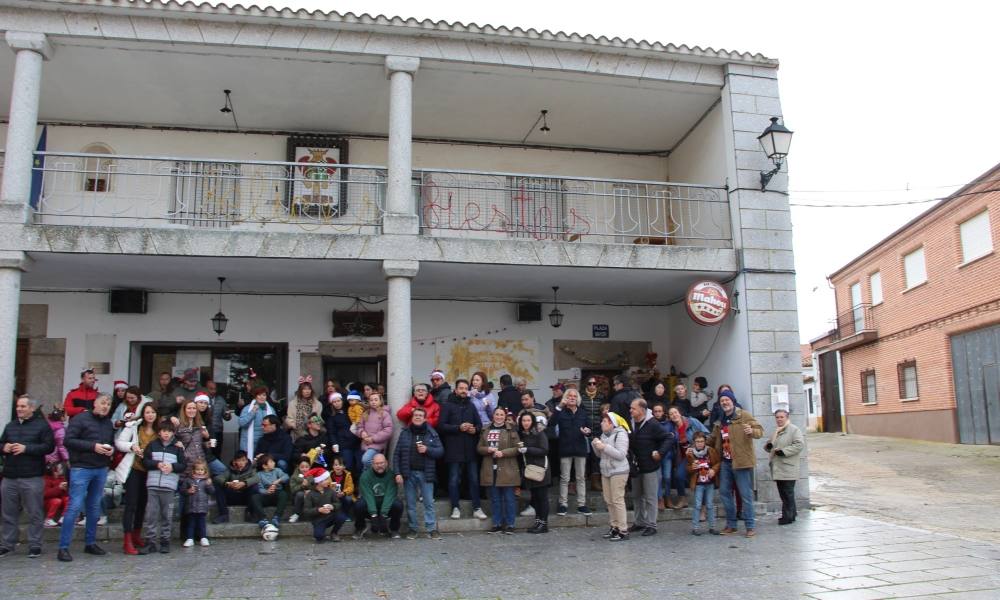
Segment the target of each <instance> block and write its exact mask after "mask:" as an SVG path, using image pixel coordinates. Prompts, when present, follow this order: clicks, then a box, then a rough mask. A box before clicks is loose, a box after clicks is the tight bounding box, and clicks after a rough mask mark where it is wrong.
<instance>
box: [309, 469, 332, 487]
mask: <svg viewBox="0 0 1000 600" xmlns="http://www.w3.org/2000/svg"><path fill="white" fill-rule="evenodd" d="M306 477H309V478H311V479H312V480H313V483H314V484H316V483H322V482H323V481H326V480H327V479H329V478H330V472H329V471H327V470H326V469H324V468H322V467H316V468H313V469H309V470H308V471H306Z"/></svg>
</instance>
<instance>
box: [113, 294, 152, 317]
mask: <svg viewBox="0 0 1000 600" xmlns="http://www.w3.org/2000/svg"><path fill="white" fill-rule="evenodd" d="M146 298H147V294H146V291H145V290H111V291H110V292H109V293H108V312H110V313H138V314H146Z"/></svg>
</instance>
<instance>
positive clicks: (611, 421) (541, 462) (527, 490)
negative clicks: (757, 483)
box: [0, 370, 804, 561]
mask: <svg viewBox="0 0 1000 600" xmlns="http://www.w3.org/2000/svg"><path fill="white" fill-rule="evenodd" d="M165 375H167V377H169V374H165ZM94 381H95V380H94V375H93V372H92V371H89V370H85V371H83V372H82V373H81V384H80V386H79V387H78V388H75V389H74V390H71V392H70V393H69V394H68V395H67V398H66V400H65V403H64V409H65V412H66V414H67V415H69V416H70V417H71V418H70V420H69V425H68V426H67V427H66V428H65V431H64V432H63V431H58V428H56V427H54V426H53V427H50V425H49V423H47V422H46V420H45V419H44V417H42V416H40V415H39V414H38V411H37V408H38V407H37V405H36V403H35V402H34V400H32V399H31V398H29V397H27V396H23V397H21V398H19V399H18V400H17V404H16V410H17V419H15V420H14V421H12V422H11V423H10V424H8V426H7V428H6V429H5V430H4V432H3V437H2V438H0V445H2V452H3V455H4V457H5V467H4V479H3V484H2V486H3V487H2V496H3V498H2V504H3V506H2V514H3V531H2V536H0V556H2V555H3V554H7V553H9V552H11V551H12V550H13V548H14V544H15V543H16V539H17V535H18V530H17V519H18V518H19V516H20V512H21V511H22V510H23V511H24V512H27V513H28V514H29V516H30V526H29V530H28V539H29V544H28V546H29V556H38V555H39V554H40V553H41V531H42V526H43V524H42V523H43V521H42V518H41V515H42V514H44V513H43V508H45V505H46V504H47V502H46V501H45V500H44V494H43V492H44V490H47V489H48V487H50V486H49V482H48V481H45V480H43V475H44V474H45V472H46V468H47V467H46V464H47V458H46V457H47V456H48V457H50V458H51V457H52V456H53V455H55V456H56V461H55V462H59V460H58V458H59V448H60V447H63V448H64V450H63V451H64V452H65V453H66V454H68V459H69V464H70V466H71V468H70V469H69V472H68V481H66V482H63V484H62V485H57V487H61V488H62V491H63V492H64V493H65V494H66V495H68V501H65V502H64V503H63V506H64V510H63V514H62V520H61V528H62V529H61V531H60V541H59V552H58V558H59V560H64V561H69V560H72V556H71V555H70V553H69V544H70V541H71V539H72V534H73V528H74V527H75V525H76V524H77V517H78V515H79V513H80V512H81V511H85V513H86V529H85V534H84V537H85V539H84V542H85V545H84V552H85V553H89V554H96V555H102V554H105V553H106V552H105V551H104V550H103V549H101V548H100V547H99V546H98V545H97V543H96V533H97V531H96V529H97V523H98V518H99V514H100V502H101V498H102V496H103V490H104V485H105V478H106V477H108V473H109V470H111V472H113V474H114V475H113V476H114V477H116V478H117V479H118V481H119V482H121V483H122V484H123V486H124V502H123V504H124V508H123V511H122V526H123V530H124V532H125V535H124V540H123V552H125V553H126V554H149V553H152V552H161V553H165V552H169V551H170V525H171V520H172V517H173V514H174V507H175V504H179V505H180V509H179V512H180V514H181V520H182V523H181V531H182V538H184V539H185V541H184V546H186V547H189V546H193V545H195V544H196V543H198V544H200V545H201V546H208V545H210V542H209V539H208V532H207V523H206V519H207V514H208V512H209V507H210V504H211V503H212V501H213V500H214V503H215V505H216V507H217V516H216V518H215V520H214V521H213V522H215V523H222V522H226V521H228V520H229V507H230V506H233V505H243V506H245V507H246V514H245V518H246V519H247V520H250V521H256V522H257V523H258V525H260V526H261V528H262V530H265V529H267V528H274V529H277V528H279V527H280V525H281V523H282V520H283V518H284V512H285V510H286V507H287V506H288V504H291V505H292V514H291V516H290V517H289V518H288V521H291V522H295V521H297V520H299V519H303V520H308V521H310V522H311V523H312V525H313V534H314V537H315V538H316V540H317V541H318V542H322V541H326V540H334V541H337V540H339V539H340V538H339V530H340V528H341V526H342V525H343V524H344V523H345V522H346V521H348V520H353V521H354V523H355V527H356V533H355V535H356V536H357V537H364V536H366V535H369V534H371V533H372V532H380V533H383V534H385V535H387V536H389V537H401V535H403V532H401V517H402V513H403V511H404V510H405V511H406V512H407V521H408V524H409V531H407V532H406V533H405V535H406V536H407V537H411V538H412V537H416V536H417V535H418V528H419V524H420V523H422V524H423V528H424V532H423V534H424V535H426V536H428V537H431V538H436V537H438V536H439V533H438V527H437V516H436V514H435V509H434V497H435V491H436V489H437V484H438V483H439V478H438V473H439V472H440V470H441V469H444V470H445V471H446V472H447V475H446V478H444V479H443V481H440V483H441V484H442V488H444V489H446V490H447V496H448V499H449V502H450V506H451V513H450V517H451V518H453V519H459V518H461V517H462V509H461V497H462V491H463V487H466V486H467V487H466V489H467V497H468V499H469V500H470V504H471V509H472V510H471V514H472V516H473V517H475V518H478V519H487V518H488V517H487V515H486V513H485V512H484V511H483V509H482V504H481V499H480V498H481V496H480V490H481V489H483V490H484V491H485V492H486V495H487V497H488V498H489V502H490V505H491V517H490V518H492V528H491V529H490V530H489V532H490V533H493V534H512V533H514V525H515V517H516V516H517V515H518V512H517V500H516V494H515V490H518V489H519V490H520V493H521V495H522V496H524V495H530V502H529V506H528V508H526V509H525V510H524V511H522V512H521V513H520V514H522V515H533V516H534V517H535V522H534V524H533V525H532V526H531V527H530V528H529V529H528V530H527V531H528V533H533V534H542V533H546V532H548V522H549V511H550V500H549V488H550V487H551V486H553V484H554V482H555V481H558V492H557V493H558V499H557V501H556V507H557V508H556V510H557V513H558V514H567V512H568V504H569V496H570V492H571V491H572V487H573V485H574V484H575V496H576V502H577V507H576V509H577V512H578V513H580V514H585V515H589V514H591V509H590V508H589V507H588V506H587V479H588V477H587V475H588V474H589V475H590V477H589V479H590V483H591V485H592V486H594V487H596V488H597V489H600V490H601V492H602V495H603V500H604V502H605V504H606V505H607V509H608V512H609V521H610V526H609V529H608V531H607V533H606V534H605V535H604V537H605V538H606V539H608V540H610V541H623V540H627V539H629V537H630V535H632V534H641V535H642V536H651V535H655V534H656V532H657V514H658V511H659V510H663V509H665V508H668V507H669V508H678V509H679V508H684V507H686V506H687V497H688V493H689V491H690V492H691V496H692V499H693V511H692V533H693V534H695V535H701V533H702V530H701V528H700V522H701V519H702V514H703V512H704V518H705V519H706V520H707V526H708V532H709V533H713V534H721V535H730V534H734V533H736V532H737V517H738V515H741V516H742V519H743V520H744V522H745V528H746V529H745V534H746V536H747V537H752V536H753V535H754V534H755V527H756V521H755V514H754V503H753V489H752V485H753V472H754V469H755V466H756V462H757V459H756V451H755V446H754V441H755V440H757V439H760V438H762V437H764V430H763V428H762V427H761V425H760V424H759V423H758V422H757V421H756V419H754V418H753V416H752V415H750V413H748V412H746V411H744V410H743V409H742V408H741V407H740V406H739V403H738V402H737V401H736V398H735V394H734V393H733V391H732V389H731V388H729V387H728V386H722V387H720V388H719V391H718V398H717V401H715V402H712V401H711V397H712V394H711V392H706V390H705V388H706V387H707V382H705V381H704V379H703V378H696V380H695V385H694V389H693V393H692V394H691V395H690V396H689V394H688V393H687V389H686V387H685V386H684V385H683V384H678V385H676V386H675V387H674V388H673V389H672V390H671V391H670V393H667V391H666V386H665V384H664V383H663V382H654V384H653V385H651V386H649V389H648V390H645V389H644V390H642V391H640V390H637V389H633V388H631V387H630V386H629V382H628V380H627V379H626V378H624V377H616V378H614V379H613V381H612V387H611V390H610V391H609V393H608V397H607V398H605V396H604V394H601V393H600V392H599V391H598V380H597V378H586V380H585V381H584V382H583V383H584V390H583V391H582V392H581V391H580V390H578V389H577V388H576V387H573V386H570V387H566V386H563V385H562V384H555V385H553V386H551V389H552V397H551V398H550V399H549V400H548V401H547V402H545V403H540V402H537V401H536V399H535V395H534V393H533V391H532V390H530V389H527V386H526V382H524V381H523V380H521V381H517V382H516V383H515V381H514V380H513V379H512V378H511V377H510V376H509V375H504V376H502V377H501V378H500V390H499V391H498V392H495V391H494V390H493V389H492V386H491V384H490V382H489V381H488V378H487V376H486V374H485V373H483V372H476V373H474V374H473V375H472V376H471V377H470V378H469V379H464V378H459V379H457V380H455V381H454V387H452V385H450V384H449V383H447V381H446V377H445V373H444V372H442V371H440V370H435V371H433V372H432V373H431V374H430V384H422V383H421V384H417V385H415V386H414V387H413V394H412V397H411V398H410V400H409V401H408V402H407V403H406V404H404V405H403V406H402V407H401V408H400V409H399V410H398V411H396V414H395V419H393V414H392V413H391V412H390V411H389V409H388V408H387V407H386V406H385V402H384V398H383V395H382V393H381V392H380V390H379V387H380V386H378V385H375V384H364V385H354V386H349V387H348V388H347V389H344V390H342V389H340V387H339V386H338V385H337V383H336V382H334V381H328V382H326V385H325V386H324V388H323V391H322V392H320V393H317V391H316V390H314V389H313V386H312V381H311V378H309V377H301V378H300V379H299V386H298V389H297V391H296V393H295V396H294V398H292V399H291V400H290V401H289V402H288V406H287V410H286V411H284V414H283V415H279V414H278V411H277V410H276V409H275V408H274V406H273V405H272V402H271V399H270V390H269V389H268V388H267V387H266V386H264V385H263V384H262V382H259V381H256V382H251V384H249V385H248V386H247V389H248V391H249V398H248V401H247V402H246V404H245V405H244V406H242V407H238V409H239V414H238V422H239V426H240V433H239V442H238V445H239V448H238V450H237V451H236V453H235V456H234V458H233V460H231V461H230V462H229V464H228V465H226V464H224V463H223V462H222V461H221V460H220V458H219V457H220V456H221V446H222V435H221V433H222V425H221V424H222V421H223V420H227V419H229V418H231V417H232V416H233V414H232V411H230V410H229V407H228V406H226V404H225V402H224V400H222V399H221V398H219V397H218V396H217V395H216V394H215V390H214V389H213V388H214V383H212V382H206V384H205V385H204V386H203V385H201V384H200V383H199V381H198V379H197V372H192V373H190V374H189V373H185V376H184V380H183V382H182V384H181V386H180V387H179V388H176V389H171V388H170V387H169V385H168V383H169V379H168V381H167V382H163V381H161V382H160V389H159V390H154V391H153V392H152V393H151V394H149V395H143V394H142V393H141V392H140V391H139V389H138V388H135V387H129V386H127V385H124V386H122V387H121V388H120V393H118V392H119V390H116V395H115V398H112V397H111V396H108V395H102V394H99V393H98V392H97V390H96V386H95V385H94ZM118 383H122V384H124V382H116V384H118ZM116 388H118V386H117V385H116ZM188 396H190V397H188ZM113 404H116V406H115V407H114V409H113V410H112V405H113ZM775 421H776V423H777V428H776V430H775V431H774V432H773V433H772V434H771V435H770V436H769V439H768V441H767V443H766V444H765V445H764V446H763V450H764V451H765V452H767V453H768V455H769V457H770V465H771V469H772V475H773V478H774V480H775V481H776V482H777V483H778V490H779V494H780V497H781V499H782V504H783V510H782V518H781V520H779V523H782V524H787V523H791V522H794V520H795V516H796V515H795V500H794V483H795V480H796V479H797V478H798V455H799V453H800V452H801V450H802V449H803V447H804V441H803V436H802V433H801V431H799V430H798V428H797V427H795V426H794V425H792V424H791V423H790V422H789V421H788V412H787V411H786V410H779V411H777V412H776V413H775ZM397 423H398V424H397ZM397 426H398V427H400V429H399V431H398V439H397V441H396V443H395V445H394V446H393V451H392V453H391V454H390V453H389V452H388V449H389V447H390V442H391V440H392V439H393V434H394V429H395V428H396V427H397ZM57 433H58V434H59V437H61V438H62V443H61V444H57V440H56V437H57ZM48 462H52V461H51V460H49V461H48ZM574 476H575V477H574ZM571 478H572V479H573V482H571ZM463 481H464V483H465V486H463V485H462V483H463ZM355 482H357V483H355ZM36 488H37V489H36ZM43 488H44V490H43ZM628 488H631V494H632V502H633V506H634V509H635V512H634V518H633V521H632V523H631V524H629V523H628V521H627V513H626V503H625V495H626V493H627V489H628ZM400 491H401V492H402V494H400ZM716 495H718V496H720V497H721V501H722V504H723V507H724V509H725V515H726V523H725V527H724V528H722V529H717V528H716V526H715V509H714V498H715V496H716ZM738 502H741V503H742V507H741V508H740V507H738V505H737V503H738ZM56 508H57V509H58V507H56ZM268 509H273V510H271V511H270V515H268ZM421 509H422V510H421ZM703 509H704V511H703ZM418 511H421V512H422V513H423V514H422V517H423V518H422V520H421V519H419V516H418ZM54 516H55V515H54V513H51V512H50V513H49V520H50V521H51V522H52V523H53V524H55V522H54V521H52V518H53V517H54ZM36 517H37V518H36Z"/></svg>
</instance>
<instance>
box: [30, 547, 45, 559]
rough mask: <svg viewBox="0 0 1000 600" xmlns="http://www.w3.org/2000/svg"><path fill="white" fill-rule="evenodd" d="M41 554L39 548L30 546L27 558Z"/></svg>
mask: <svg viewBox="0 0 1000 600" xmlns="http://www.w3.org/2000/svg"><path fill="white" fill-rule="evenodd" d="M41 555H42V549H41V548H31V549H30V550H28V558H38V557H39V556H41Z"/></svg>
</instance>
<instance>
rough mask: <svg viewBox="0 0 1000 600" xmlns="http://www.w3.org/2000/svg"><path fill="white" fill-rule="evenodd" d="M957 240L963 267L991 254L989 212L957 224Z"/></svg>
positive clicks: (991, 239)
mask: <svg viewBox="0 0 1000 600" xmlns="http://www.w3.org/2000/svg"><path fill="white" fill-rule="evenodd" d="M958 238H959V247H960V248H961V250H962V264H963V265H966V264H969V263H970V262H972V261H974V260H976V259H979V258H982V257H984V256H986V255H988V254H991V253H992V252H993V232H992V231H991V230H990V211H989V210H988V209H987V210H984V211H982V212H981V213H979V214H976V215H974V216H972V217H969V218H968V219H966V220H964V221H962V222H961V223H959V224H958Z"/></svg>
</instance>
